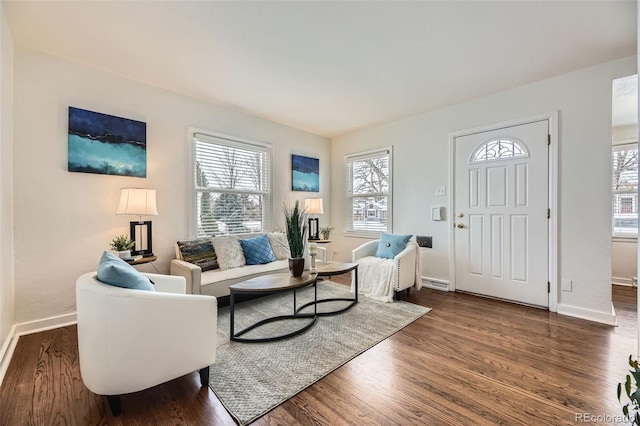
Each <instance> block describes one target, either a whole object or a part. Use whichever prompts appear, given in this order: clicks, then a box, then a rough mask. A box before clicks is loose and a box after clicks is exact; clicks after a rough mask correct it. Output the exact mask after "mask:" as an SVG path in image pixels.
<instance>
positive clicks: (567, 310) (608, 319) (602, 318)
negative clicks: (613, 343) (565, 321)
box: [557, 303, 618, 326]
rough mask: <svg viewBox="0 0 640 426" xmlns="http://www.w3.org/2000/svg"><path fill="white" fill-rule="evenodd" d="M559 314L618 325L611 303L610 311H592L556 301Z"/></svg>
mask: <svg viewBox="0 0 640 426" xmlns="http://www.w3.org/2000/svg"><path fill="white" fill-rule="evenodd" d="M557 312H558V313H559V314H561V315H567V316H570V317H575V318H582V319H585V320H589V321H594V322H599V323H602V324H607V325H613V326H617V325H618V317H617V316H616V311H615V309H613V304H612V305H611V312H602V311H593V310H591V309H585V308H580V307H578V306H572V305H565V304H562V303H558V311H557Z"/></svg>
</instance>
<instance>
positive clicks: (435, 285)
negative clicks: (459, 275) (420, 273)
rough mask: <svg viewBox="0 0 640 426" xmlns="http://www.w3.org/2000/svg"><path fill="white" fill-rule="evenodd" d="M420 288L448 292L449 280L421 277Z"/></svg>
mask: <svg viewBox="0 0 640 426" xmlns="http://www.w3.org/2000/svg"><path fill="white" fill-rule="evenodd" d="M422 286H423V287H427V288H432V289H434V290H440V291H449V280H441V279H439V278H431V277H422Z"/></svg>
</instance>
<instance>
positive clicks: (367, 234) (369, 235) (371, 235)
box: [342, 231, 380, 240]
mask: <svg viewBox="0 0 640 426" xmlns="http://www.w3.org/2000/svg"><path fill="white" fill-rule="evenodd" d="M342 235H344V236H345V237H350V238H366V239H369V240H375V239H377V238H380V231H345V232H344V233H343V234H342Z"/></svg>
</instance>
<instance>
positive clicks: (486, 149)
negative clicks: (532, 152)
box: [471, 138, 529, 163]
mask: <svg viewBox="0 0 640 426" xmlns="http://www.w3.org/2000/svg"><path fill="white" fill-rule="evenodd" d="M528 156H529V152H528V151H527V148H526V147H525V146H524V144H523V143H522V142H520V141H518V140H516V139H510V138H497V139H490V140H488V141H486V142H483V143H482V144H480V145H479V146H478V147H477V148H476V149H475V151H473V154H471V163H479V162H481V161H491V160H507V159H509V158H518V157H528Z"/></svg>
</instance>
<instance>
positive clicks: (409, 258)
mask: <svg viewBox="0 0 640 426" xmlns="http://www.w3.org/2000/svg"><path fill="white" fill-rule="evenodd" d="M417 255H418V248H417V244H416V243H413V242H409V243H408V244H407V246H406V247H405V248H404V250H402V251H401V252H400V253H398V254H397V255H396V257H394V258H393V265H394V269H395V271H394V273H393V276H394V287H395V290H396V291H400V290H404V289H406V288H409V287H411V286H413V285H414V284H415V282H416V256H417Z"/></svg>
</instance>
